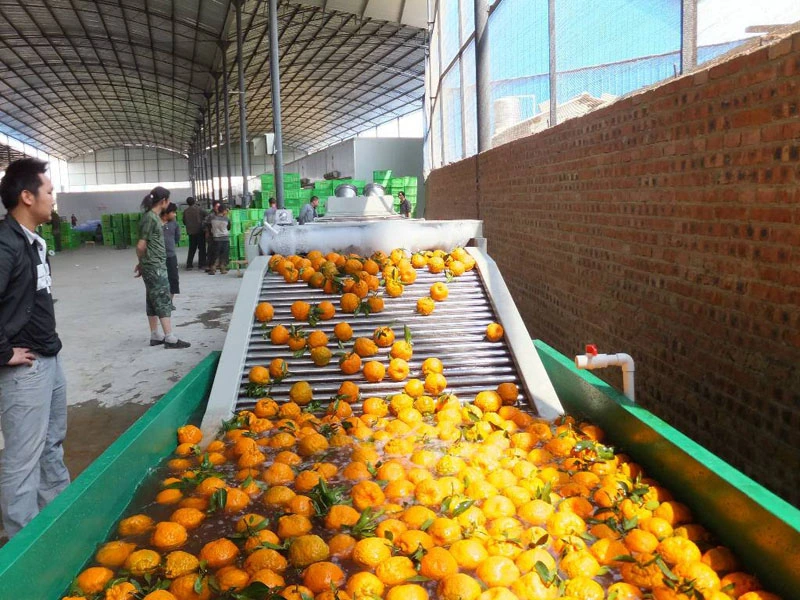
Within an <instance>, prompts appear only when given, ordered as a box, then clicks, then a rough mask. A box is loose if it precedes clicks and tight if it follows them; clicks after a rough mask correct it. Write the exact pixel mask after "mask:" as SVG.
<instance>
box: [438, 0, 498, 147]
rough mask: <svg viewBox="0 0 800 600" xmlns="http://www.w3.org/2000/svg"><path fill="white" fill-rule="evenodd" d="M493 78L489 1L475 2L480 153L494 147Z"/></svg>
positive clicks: (476, 81) (477, 109)
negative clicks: (490, 62) (491, 70)
mask: <svg viewBox="0 0 800 600" xmlns="http://www.w3.org/2000/svg"><path fill="white" fill-rule="evenodd" d="M491 84H492V76H491V73H490V72H489V0H475V85H476V90H475V92H476V94H477V98H476V103H475V106H476V118H477V122H478V152H484V151H485V150H489V149H490V148H491V147H492V107H491V102H492V89H491ZM437 100H438V99H437Z"/></svg>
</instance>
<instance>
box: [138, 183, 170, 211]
mask: <svg viewBox="0 0 800 600" xmlns="http://www.w3.org/2000/svg"><path fill="white" fill-rule="evenodd" d="M162 200H169V190H168V189H167V188H163V187H161V186H160V185H158V186H156V187H154V188H153V189H152V190H151V191H150V193H149V194H147V196H145V197H144V199H143V200H142V208H143V209H144V210H145V211H148V210H150V209H152V208H153V206H154V205H156V204H158V203H159V202H161V201H162Z"/></svg>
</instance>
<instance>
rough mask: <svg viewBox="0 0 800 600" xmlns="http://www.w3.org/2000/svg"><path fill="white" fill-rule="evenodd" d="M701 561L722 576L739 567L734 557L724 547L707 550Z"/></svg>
mask: <svg viewBox="0 0 800 600" xmlns="http://www.w3.org/2000/svg"><path fill="white" fill-rule="evenodd" d="M701 560H702V561H703V562H704V563H706V564H707V565H709V566H710V567H711V568H712V569H714V570H715V571H716V572H718V573H722V574H723V575H724V574H725V573H730V572H731V571H735V570H736V569H737V568H738V567H739V565H738V561H737V560H736V556H735V555H734V554H733V552H731V551H730V550H729V549H728V548H726V547H725V546H717V547H715V548H711V549H710V550H707V551H706V552H705V554H703V557H702V559H701Z"/></svg>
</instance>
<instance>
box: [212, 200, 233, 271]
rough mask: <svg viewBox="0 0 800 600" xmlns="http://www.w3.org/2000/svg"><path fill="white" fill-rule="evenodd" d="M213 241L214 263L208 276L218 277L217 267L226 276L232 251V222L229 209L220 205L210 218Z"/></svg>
mask: <svg viewBox="0 0 800 600" xmlns="http://www.w3.org/2000/svg"><path fill="white" fill-rule="evenodd" d="M209 227H210V229H211V240H212V243H213V244H214V251H213V256H214V260H213V262H211V263H209V265H208V274H209V275H216V273H217V265H219V272H220V273H222V274H223V275H225V274H226V273H227V272H228V255H229V253H230V249H231V242H230V234H229V233H228V232H229V231H230V229H231V222H230V221H229V220H228V207H227V206H225V205H224V204H222V205H220V206H219V207H218V208H217V210H216V211H215V213H214V214H213V215H211V217H210V218H209Z"/></svg>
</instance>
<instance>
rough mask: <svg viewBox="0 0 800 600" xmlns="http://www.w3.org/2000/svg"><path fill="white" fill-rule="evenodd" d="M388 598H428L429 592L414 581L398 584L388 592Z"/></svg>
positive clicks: (394, 599) (392, 599)
mask: <svg viewBox="0 0 800 600" xmlns="http://www.w3.org/2000/svg"><path fill="white" fill-rule="evenodd" d="M386 600H428V592H427V590H426V589H425V588H424V587H422V586H421V585H417V584H413V583H407V584H403V585H396V586H394V587H393V588H391V589H390V590H389V591H388V592H387V593H386Z"/></svg>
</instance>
